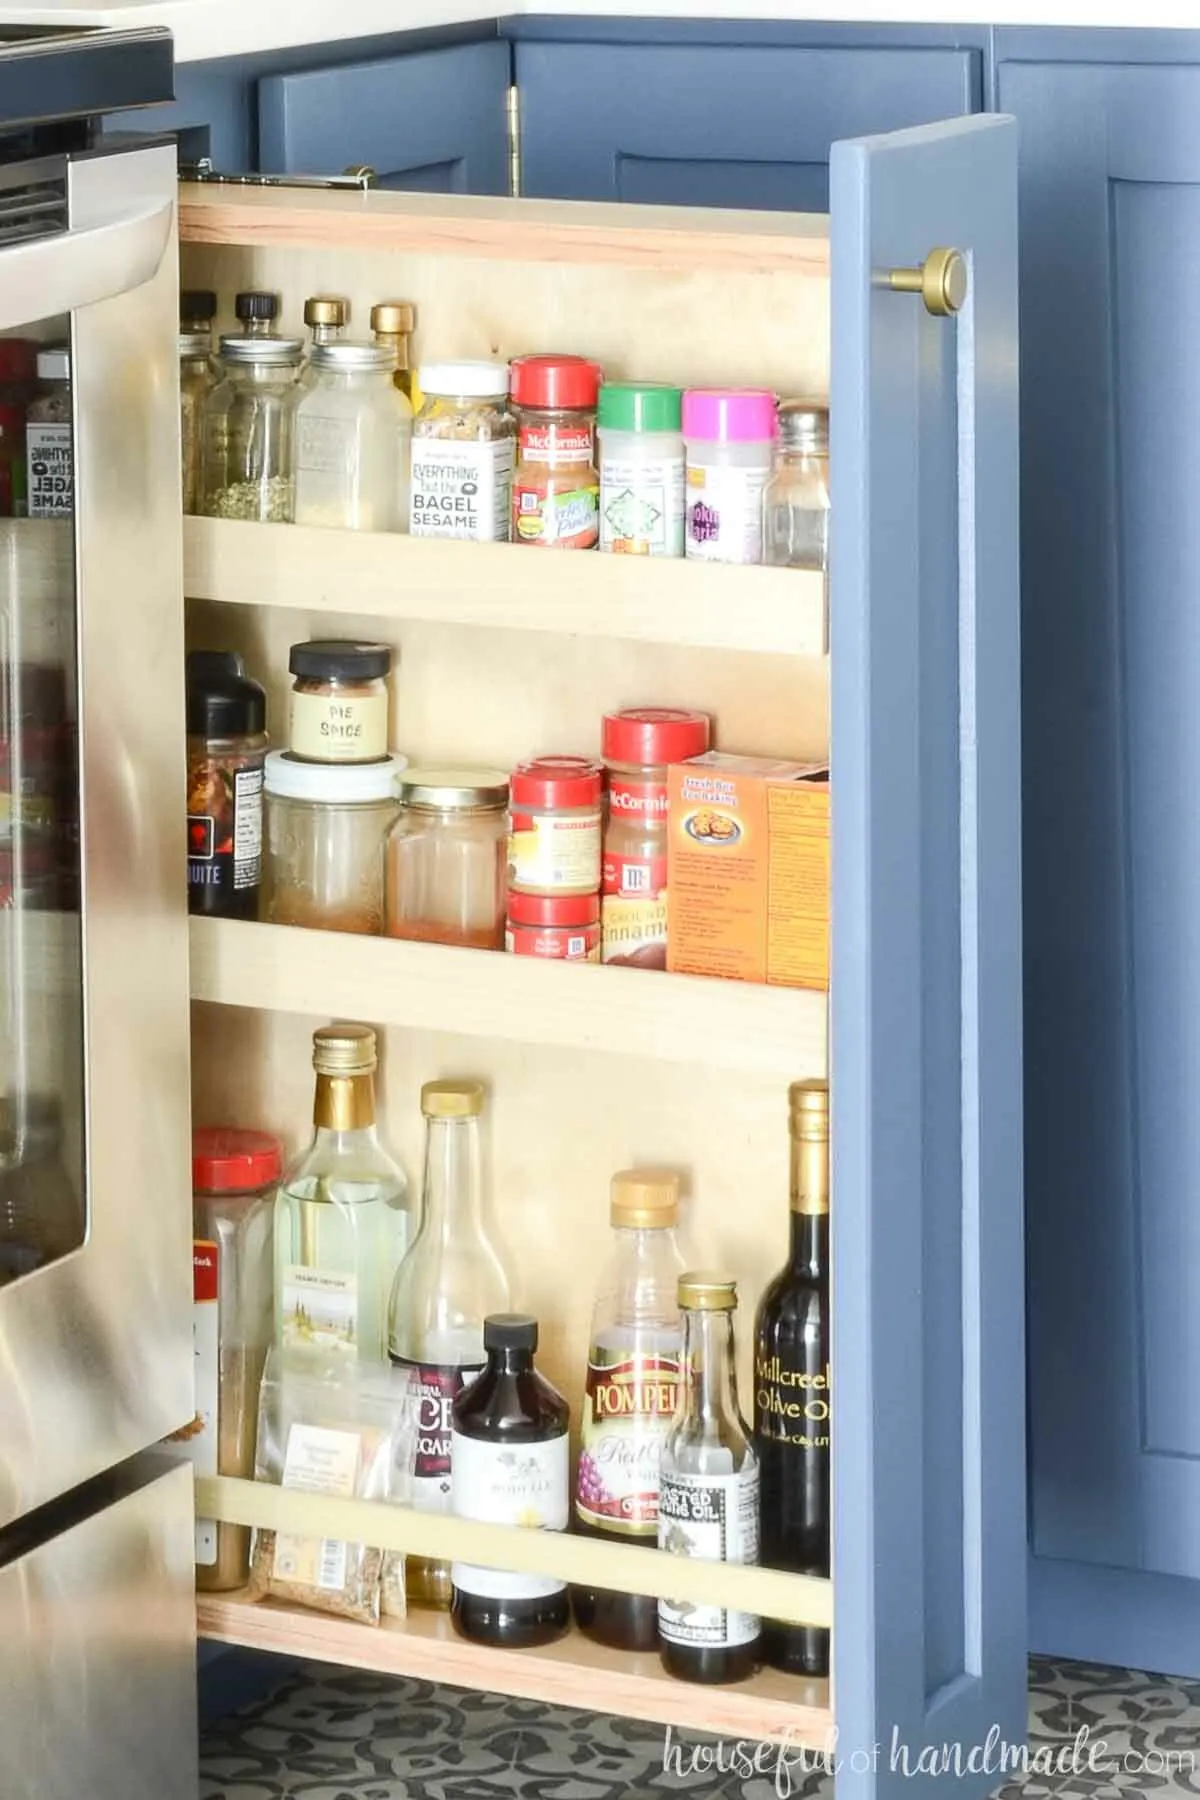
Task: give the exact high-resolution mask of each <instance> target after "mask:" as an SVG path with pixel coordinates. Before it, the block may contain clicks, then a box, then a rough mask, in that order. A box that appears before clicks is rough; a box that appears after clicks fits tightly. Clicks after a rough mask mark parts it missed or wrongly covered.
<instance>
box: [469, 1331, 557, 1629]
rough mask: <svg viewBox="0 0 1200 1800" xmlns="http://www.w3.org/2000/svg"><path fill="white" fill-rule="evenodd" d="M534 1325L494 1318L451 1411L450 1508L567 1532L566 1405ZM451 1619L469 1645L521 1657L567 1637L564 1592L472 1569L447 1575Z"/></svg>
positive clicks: (551, 1584) (534, 1579) (549, 1582)
mask: <svg viewBox="0 0 1200 1800" xmlns="http://www.w3.org/2000/svg"><path fill="white" fill-rule="evenodd" d="M537 1341H538V1328H537V1320H536V1319H531V1318H529V1317H528V1315H527V1314H525V1313H492V1314H490V1315H489V1317H488V1318H486V1319H485V1320H484V1322H483V1347H484V1350H485V1351H486V1353H487V1366H486V1367H485V1368H484V1369H483V1370H482V1372H481V1373H480V1374H479V1375H477V1376H476V1378H475V1380H474V1381H473V1382H472V1383H471V1385H470V1387H467V1388H464V1389H463V1390H462V1392H461V1393H460V1394H459V1395H458V1397H457V1398H456V1400H455V1402H454V1409H453V1421H454V1428H453V1433H452V1436H451V1450H450V1508H451V1511H452V1512H453V1513H454V1514H456V1516H457V1517H459V1518H461V1519H481V1520H487V1521H488V1522H490V1523H492V1524H499V1525H526V1526H529V1527H531V1528H533V1529H534V1530H538V1529H540V1530H542V1531H565V1529H566V1525H567V1508H568V1456H567V1424H568V1409H567V1403H566V1401H565V1400H564V1399H563V1397H562V1395H561V1394H560V1393H559V1392H558V1390H557V1389H556V1388H553V1387H551V1385H550V1383H549V1382H548V1381H546V1380H544V1379H543V1377H542V1376H541V1375H539V1374H538V1372H537V1370H536V1369H535V1368H534V1366H533V1353H534V1351H535V1350H536V1349H537ZM450 1580H451V1584H452V1597H451V1602H450V1616H451V1618H452V1619H453V1621H454V1624H455V1627H456V1629H457V1630H458V1631H460V1632H461V1633H462V1635H463V1636H464V1637H468V1638H473V1639H475V1641H476V1642H478V1643H481V1644H503V1645H506V1646H508V1647H509V1648H512V1649H520V1648H524V1647H527V1646H529V1645H531V1644H548V1643H551V1642H552V1641H553V1640H554V1639H555V1638H556V1637H560V1636H561V1635H562V1633H563V1632H564V1631H565V1630H566V1628H567V1619H568V1606H567V1588H566V1583H565V1582H562V1581H556V1580H554V1579H553V1578H552V1577H548V1576H547V1577H544V1578H543V1577H541V1576H537V1575H514V1574H509V1573H507V1572H506V1571H505V1570H503V1569H485V1568H479V1567H477V1566H476V1565H475V1564H473V1563H463V1562H454V1563H452V1564H451V1565H450Z"/></svg>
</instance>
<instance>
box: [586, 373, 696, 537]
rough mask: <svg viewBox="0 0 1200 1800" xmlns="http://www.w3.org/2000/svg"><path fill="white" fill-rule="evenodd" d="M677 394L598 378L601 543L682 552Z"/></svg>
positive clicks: (679, 397) (681, 461)
mask: <svg viewBox="0 0 1200 1800" xmlns="http://www.w3.org/2000/svg"><path fill="white" fill-rule="evenodd" d="M682 404H683V395H682V394H681V392H680V390H679V389H678V388H673V387H662V386H660V385H658V384H656V383H647V382H642V383H633V382H605V384H604V386H603V387H602V388H601V389H600V405H599V410H598V412H597V416H596V437H597V440H598V442H599V445H600V452H599V463H600V548H601V550H613V551H618V552H624V553H625V554H627V555H632V556H682V555H683V468H684V452H683V432H682V429H681V424H680V419H681V408H682Z"/></svg>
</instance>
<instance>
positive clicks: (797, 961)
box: [667, 750, 829, 991]
mask: <svg viewBox="0 0 1200 1800" xmlns="http://www.w3.org/2000/svg"><path fill="white" fill-rule="evenodd" d="M668 778H669V786H668V793H669V814H668V832H669V840H670V841H669V851H668V863H667V967H668V969H673V970H675V971H677V972H678V973H680V974H686V975H719V976H722V977H724V978H725V979H726V980H730V981H762V982H767V983H769V984H772V985H774V986H777V987H802V988H818V989H821V990H822V991H823V990H825V989H826V988H828V986H829V770H828V768H827V767H825V766H823V765H820V764H816V763H794V762H779V761H776V760H773V759H771V758H769V757H760V756H727V755H726V754H725V753H724V752H723V751H720V750H710V751H709V752H708V753H707V754H706V755H704V756H697V757H693V758H692V760H691V761H690V762H685V763H675V764H673V765H672V767H671V768H670V769H669V770H668Z"/></svg>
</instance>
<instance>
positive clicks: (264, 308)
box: [233, 292, 279, 325]
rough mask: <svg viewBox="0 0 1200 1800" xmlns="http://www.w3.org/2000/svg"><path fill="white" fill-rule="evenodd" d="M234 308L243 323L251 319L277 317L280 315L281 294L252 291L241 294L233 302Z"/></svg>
mask: <svg viewBox="0 0 1200 1800" xmlns="http://www.w3.org/2000/svg"><path fill="white" fill-rule="evenodd" d="M233 310H234V312H235V313H236V315H237V317H238V318H239V319H240V320H241V321H242V323H243V325H246V324H248V323H249V322H250V320H251V319H277V318H278V317H279V295H278V294H262V293H258V292H250V293H245V294H239V295H238V297H237V299H236V300H235V301H234V303H233Z"/></svg>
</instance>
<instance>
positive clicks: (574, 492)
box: [511, 356, 601, 550]
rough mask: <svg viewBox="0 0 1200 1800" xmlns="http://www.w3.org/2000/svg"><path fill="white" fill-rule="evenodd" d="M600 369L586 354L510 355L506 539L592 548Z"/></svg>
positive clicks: (596, 528) (596, 523)
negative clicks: (511, 464) (513, 461)
mask: <svg viewBox="0 0 1200 1800" xmlns="http://www.w3.org/2000/svg"><path fill="white" fill-rule="evenodd" d="M600 381H601V370H600V368H599V366H598V365H597V364H596V363H594V362H591V361H590V360H589V358H587V357H586V356H516V357H514V358H513V361H512V365H511V393H512V404H513V409H514V411H515V413H516V418H517V466H516V468H515V470H514V471H513V484H512V541H513V543H514V544H533V545H540V546H543V547H547V548H550V549H554V550H594V549H595V547H596V544H597V542H598V540H599V537H600V472H599V470H598V469H597V467H596V399H597V396H598V394H599V392H600Z"/></svg>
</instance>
